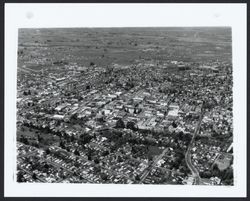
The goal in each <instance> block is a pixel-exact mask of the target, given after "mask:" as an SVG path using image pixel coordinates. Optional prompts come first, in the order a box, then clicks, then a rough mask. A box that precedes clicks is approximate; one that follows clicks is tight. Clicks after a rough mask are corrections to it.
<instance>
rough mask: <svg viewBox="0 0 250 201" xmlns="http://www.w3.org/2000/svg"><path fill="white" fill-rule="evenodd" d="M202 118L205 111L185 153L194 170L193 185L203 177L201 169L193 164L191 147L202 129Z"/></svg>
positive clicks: (191, 168) (198, 182) (190, 167)
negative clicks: (200, 173)
mask: <svg viewBox="0 0 250 201" xmlns="http://www.w3.org/2000/svg"><path fill="white" fill-rule="evenodd" d="M202 119H203V112H202V113H201V114H200V118H199V122H198V124H197V127H196V129H195V132H194V135H193V137H192V140H191V142H190V144H189V146H188V149H187V152H186V154H185V160H186V163H187V166H188V168H189V169H190V170H191V172H192V176H193V178H194V182H193V185H199V184H200V181H201V178H200V175H199V171H198V170H197V169H196V167H195V166H194V165H193V164H192V161H191V153H190V151H191V148H192V146H193V143H194V139H195V137H196V135H197V134H198V133H199V130H200V127H201V122H202Z"/></svg>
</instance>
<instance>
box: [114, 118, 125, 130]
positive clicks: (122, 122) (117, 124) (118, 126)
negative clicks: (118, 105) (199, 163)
mask: <svg viewBox="0 0 250 201" xmlns="http://www.w3.org/2000/svg"><path fill="white" fill-rule="evenodd" d="M115 127H116V128H125V123H124V121H123V120H122V119H118V120H117V122H116V126H115Z"/></svg>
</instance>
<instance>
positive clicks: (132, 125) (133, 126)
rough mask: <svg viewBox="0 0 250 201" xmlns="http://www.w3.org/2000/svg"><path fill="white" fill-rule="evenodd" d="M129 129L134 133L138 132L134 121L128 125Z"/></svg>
mask: <svg viewBox="0 0 250 201" xmlns="http://www.w3.org/2000/svg"><path fill="white" fill-rule="evenodd" d="M127 128H128V129H130V130H133V131H135V130H137V128H136V126H135V123H134V122H133V121H129V122H128V123H127Z"/></svg>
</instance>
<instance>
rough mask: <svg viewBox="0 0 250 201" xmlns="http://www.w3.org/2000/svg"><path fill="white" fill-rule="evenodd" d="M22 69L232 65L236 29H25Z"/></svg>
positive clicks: (21, 33) (21, 44)
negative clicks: (140, 63)
mask: <svg viewBox="0 0 250 201" xmlns="http://www.w3.org/2000/svg"><path fill="white" fill-rule="evenodd" d="M20 50H22V51H23V53H24V54H23V56H22V57H19V59H18V64H19V67H21V66H22V65H24V64H25V65H26V66H31V67H32V68H39V67H41V64H46V65H48V66H50V64H51V63H52V62H54V61H58V60H64V61H67V62H69V63H77V64H78V65H79V66H87V67H88V66H89V65H90V62H94V63H95V64H97V65H98V66H101V67H106V66H108V65H110V64H112V63H118V64H132V63H134V62H135V60H137V59H145V60H150V59H158V60H161V61H164V60H168V59H169V60H179V61H194V62H196V61H211V60H217V59H218V60H222V61H231V56H232V53H231V29H230V28H205V27H204V28H112V29H108V28H93V29H92V28H70V29H67V28H60V29H20V30H19V51H20Z"/></svg>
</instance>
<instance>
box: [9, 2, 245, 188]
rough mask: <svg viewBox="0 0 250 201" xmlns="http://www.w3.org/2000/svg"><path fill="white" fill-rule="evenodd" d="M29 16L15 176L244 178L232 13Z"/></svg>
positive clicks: (27, 180) (100, 180) (21, 40)
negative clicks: (184, 19)
mask: <svg viewBox="0 0 250 201" xmlns="http://www.w3.org/2000/svg"><path fill="white" fill-rule="evenodd" d="M83 7H84V6H83ZM177 8H178V6H177ZM92 9H93V8H92ZM156 10H157V9H156ZM97 11H98V9H97ZM97 11H96V13H97ZM48 13H49V12H48ZM94 13H95V12H93V14H94ZM101 13H102V12H101ZM131 13H132V15H133V12H131ZM37 15H38V14H37ZM85 15H86V14H85ZM110 15H112V12H111V14H110ZM189 15H190V13H189ZM100 16H101V14H100ZM118 16H119V15H118ZM36 17H37V16H36V12H33V11H32V10H31V9H26V10H25V13H24V18H25V19H26V20H27V21H28V22H32V20H35V18H36ZM213 18H215V19H218V20H219V19H220V13H219V12H218V13H216V12H215V14H213ZM38 19H39V15H38ZM80 19H81V18H80ZM85 20H86V18H85ZM99 20H101V19H100V18H99ZM62 21H63V19H62ZM62 21H61V22H62ZM28 22H27V23H26V24H25V23H24V26H19V27H17V28H16V37H17V38H16V39H15V42H16V46H17V47H16V52H15V55H16V61H15V62H16V70H15V73H13V75H14V77H15V78H13V79H15V81H16V82H15V86H14V87H13V88H15V100H14V101H15V105H16V107H15V110H11V111H10V113H11V114H12V115H13V113H15V114H14V115H13V116H14V118H15V119H14V120H13V122H15V123H14V124H12V125H13V127H14V128H12V131H13V132H14V133H12V136H13V137H11V138H10V140H11V141H12V142H11V143H12V144H13V145H14V146H13V147H12V148H11V149H12V150H14V152H15V153H14V155H13V157H12V158H13V161H12V162H11V164H12V167H13V168H12V169H13V170H14V171H13V172H11V173H10V174H11V175H12V179H14V180H13V181H12V182H14V183H15V184H16V185H30V186H31V185H34V186H36V185H41V184H43V185H52V184H53V185H57V184H60V185H61V184H67V186H71V185H75V184H78V185H80V184H81V185H90V186H91V185H95V186H96V185H98V186H100V187H101V186H107V187H108V186H109V185H112V186H114V188H115V187H116V186H117V187H119V186H121V185H122V186H130V187H129V188H133V187H139V188H141V187H147V186H148V187H151V186H153V187H152V188H157V186H159V187H161V188H163V187H166V188H167V187H178V188H179V189H180V188H182V187H181V186H183V187H184V186H190V187H192V188H193V187H195V186H198V187H204V186H213V187H214V188H215V189H217V188H218V191H219V188H223V187H226V188H225V190H230V188H232V189H233V188H235V187H237V185H239V182H241V180H240V177H239V175H237V176H236V174H237V173H236V171H235V167H236V166H237V167H239V165H240V164H241V159H239V153H242V152H240V151H239V149H240V146H241V145H242V144H241V142H240V140H239V139H238V138H239V137H240V136H242V140H243V138H244V137H245V133H244V132H243V133H241V134H239V129H238V127H237V126H238V123H237V122H236V121H238V120H239V112H238V111H240V110H236V111H235V105H236V104H238V103H239V102H238V101H239V100H236V103H235V96H237V97H238V98H239V97H241V95H240V94H241V92H240V91H236V92H235V83H236V84H237V82H238V81H236V80H235V71H236V67H235V66H237V65H238V64H237V62H235V61H236V60H235V59H234V58H233V56H235V55H237V52H236V51H234V49H233V48H234V47H235V46H237V45H235V42H234V38H233V35H234V32H233V31H234V29H233V26H232V25H230V24H226V23H224V24H223V23H222V24H219V25H218V24H216V23H214V25H213V24H208V25H207V24H206V23H204V25H201V24H199V23H197V25H196V24H192V25H189V24H187V25H186V26H185V24H180V23H179V24H178V23H176V25H175V26H172V25H171V24H157V23H156V25H153V24H152V23H148V24H145V23H144V24H143V26H140V24H138V23H137V24H136V23H134V24H132V25H131V26H128V25H127V24H124V25H119V26H101V25H98V24H97V25H94V26H84V25H82V26H80V24H79V25H78V26H67V23H66V24H65V25H63V26H53V25H50V26H44V24H41V25H39V24H38V25H32V26H29V25H28ZM121 22H123V21H122V20H121ZM242 56H244V55H242ZM14 59H15V58H14ZM242 68H244V66H242ZM237 86H238V84H237ZM10 91H11V90H10ZM9 93H11V92H9ZM14 101H13V100H12V102H14ZM241 101H243V100H241ZM242 103H243V102H242ZM238 105H239V106H240V105H241V104H238ZM242 105H243V104H242ZM241 114H242V115H244V114H243V113H241ZM235 119H236V120H235ZM243 122H244V120H243V121H242V123H243ZM235 127H236V129H235ZM8 135H9V134H8ZM236 136H237V137H236ZM242 148H244V143H243V145H242ZM235 150H236V151H235ZM241 156H242V157H244V155H241ZM242 164H243V163H242ZM237 171H239V169H238V170H237ZM237 182H238V183H237ZM107 184H109V185H107ZM48 187H49V186H48ZM50 187H51V188H52V186H50ZM83 188H84V187H83ZM159 189H160V188H159ZM140 192H143V191H140Z"/></svg>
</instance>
